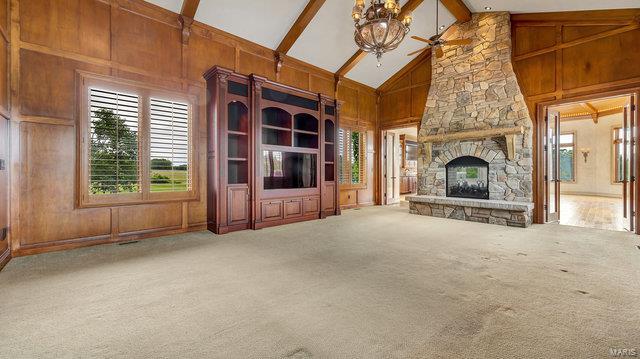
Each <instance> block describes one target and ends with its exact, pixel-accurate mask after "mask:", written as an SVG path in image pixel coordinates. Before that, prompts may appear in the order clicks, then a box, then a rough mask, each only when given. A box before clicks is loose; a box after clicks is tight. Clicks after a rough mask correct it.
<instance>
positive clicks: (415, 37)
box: [411, 36, 433, 45]
mask: <svg viewBox="0 0 640 359" xmlns="http://www.w3.org/2000/svg"><path fill="white" fill-rule="evenodd" d="M411 38H412V39H414V40H418V41H422V42H426V43H427V44H429V45H433V41H431V40H429V39H425V38H424V37H420V36H411Z"/></svg>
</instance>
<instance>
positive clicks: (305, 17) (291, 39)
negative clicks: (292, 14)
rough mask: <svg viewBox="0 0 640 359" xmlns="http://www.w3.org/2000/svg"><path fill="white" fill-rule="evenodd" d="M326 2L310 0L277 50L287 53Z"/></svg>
mask: <svg viewBox="0 0 640 359" xmlns="http://www.w3.org/2000/svg"><path fill="white" fill-rule="evenodd" d="M324 2H325V0H309V3H308V4H307V6H306V7H305V8H304V10H302V12H301V13H300V16H298V19H297V20H296V22H294V23H293V26H291V29H289V32H288V33H287V35H286V36H285V37H284V39H282V42H280V45H278V48H277V49H276V52H278V53H282V54H286V53H287V52H289V50H291V48H292V47H293V44H295V43H296V40H298V38H299V37H300V35H302V32H303V31H304V29H306V28H307V26H308V25H309V23H310V22H311V20H313V18H314V17H315V16H316V14H317V13H318V11H319V10H320V8H321V7H322V5H323V4H324Z"/></svg>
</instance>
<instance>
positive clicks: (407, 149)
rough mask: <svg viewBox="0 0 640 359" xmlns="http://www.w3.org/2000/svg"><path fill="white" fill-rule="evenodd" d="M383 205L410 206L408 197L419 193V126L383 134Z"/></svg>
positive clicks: (386, 131)
mask: <svg viewBox="0 0 640 359" xmlns="http://www.w3.org/2000/svg"><path fill="white" fill-rule="evenodd" d="M382 139H383V157H382V160H383V165H382V169H383V172H382V187H383V188H382V193H383V196H382V197H383V200H384V201H383V204H387V205H391V204H400V205H407V206H408V202H407V201H406V200H405V199H406V197H407V196H409V195H412V194H416V193H417V192H418V177H417V175H418V142H417V141H418V127H417V126H410V127H402V128H394V129H389V130H384V131H382Z"/></svg>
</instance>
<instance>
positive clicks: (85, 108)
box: [76, 71, 199, 208]
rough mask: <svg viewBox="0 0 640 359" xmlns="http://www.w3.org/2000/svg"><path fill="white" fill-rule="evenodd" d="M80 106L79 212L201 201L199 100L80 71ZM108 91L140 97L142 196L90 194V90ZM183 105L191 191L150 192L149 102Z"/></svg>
mask: <svg viewBox="0 0 640 359" xmlns="http://www.w3.org/2000/svg"><path fill="white" fill-rule="evenodd" d="M77 81H78V86H77V89H78V94H77V96H76V98H77V99H78V102H77V111H78V113H77V118H78V119H79V121H78V126H77V139H78V141H77V153H76V158H77V181H78V182H77V190H76V192H77V205H78V207H79V208H91V207H107V206H122V205H131V204H145V203H157V202H176V201H196V200H198V199H199V190H198V187H199V176H198V174H199V172H198V161H197V160H196V159H197V156H198V148H199V147H198V136H197V135H196V133H197V130H198V109H199V106H198V97H197V96H195V95H193V94H185V93H181V92H178V91H172V90H167V89H162V88H159V87H152V86H148V85H145V84H144V83H140V82H137V81H130V80H123V79H118V78H114V77H111V76H105V75H96V74H90V73H85V72H81V71H78V73H77ZM92 87H93V88H100V89H102V90H106V91H114V92H126V93H131V94H135V95H137V96H138V116H139V117H138V168H139V179H140V192H136V193H112V194H91V193H90V192H89V180H90V171H91V166H90V143H91V116H90V114H89V110H90V100H91V99H90V93H89V89H90V88H92ZM152 97H153V98H156V99H162V100H167V101H175V102H184V103H186V104H187V105H188V112H189V116H188V123H189V131H188V138H187V143H188V144H189V145H188V152H189V153H188V161H189V162H188V170H189V175H190V176H191V189H190V190H187V191H175V192H151V137H150V127H151V114H150V99H151V98H152Z"/></svg>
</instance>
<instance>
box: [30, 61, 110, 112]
mask: <svg viewBox="0 0 640 359" xmlns="http://www.w3.org/2000/svg"><path fill="white" fill-rule="evenodd" d="M76 70H86V71H90V72H94V73H100V74H108V73H109V69H108V68H105V67H101V66H96V65H91V64H87V63H83V62H79V61H75V60H70V59H66V58H63V57H59V56H53V55H48V54H43V53H40V52H35V51H30V50H25V49H22V50H20V113H22V114H23V115H29V116H45V117H53V118H64V119H73V118H75V112H76V107H75V104H76V90H75V88H76V84H75V81H76Z"/></svg>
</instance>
